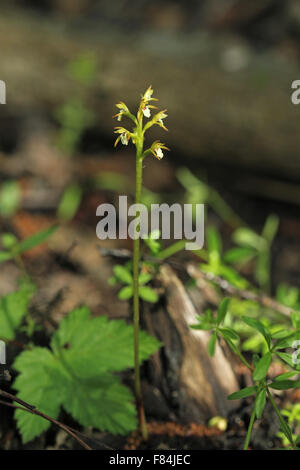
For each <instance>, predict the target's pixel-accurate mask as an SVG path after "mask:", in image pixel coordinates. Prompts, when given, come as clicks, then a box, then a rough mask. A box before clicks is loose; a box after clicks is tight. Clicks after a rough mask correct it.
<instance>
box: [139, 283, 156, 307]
mask: <svg viewBox="0 0 300 470" xmlns="http://www.w3.org/2000/svg"><path fill="white" fill-rule="evenodd" d="M139 296H140V297H141V299H143V300H145V301H146V302H151V303H155V302H157V301H158V295H157V293H156V292H155V291H154V290H153V289H151V287H147V286H141V287H140V288H139Z"/></svg>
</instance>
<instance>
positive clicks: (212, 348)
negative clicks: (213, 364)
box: [207, 331, 218, 357]
mask: <svg viewBox="0 0 300 470" xmlns="http://www.w3.org/2000/svg"><path fill="white" fill-rule="evenodd" d="M217 338H218V336H217V333H216V331H214V332H213V334H212V335H211V337H210V338H209V342H208V345H207V349H208V353H209V355H210V356H211V357H212V356H213V355H214V354H215V349H216V343H217Z"/></svg>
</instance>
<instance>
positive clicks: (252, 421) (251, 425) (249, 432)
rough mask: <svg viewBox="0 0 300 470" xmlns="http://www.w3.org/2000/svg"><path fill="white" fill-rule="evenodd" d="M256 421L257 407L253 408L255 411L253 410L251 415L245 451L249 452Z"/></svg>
mask: <svg viewBox="0 0 300 470" xmlns="http://www.w3.org/2000/svg"><path fill="white" fill-rule="evenodd" d="M254 420H255V406H253V410H252V413H251V417H250V422H249V426H248V431H247V436H246V439H245V444H244V449H243V450H248V447H249V443H250V439H251V433H252V429H253V424H254Z"/></svg>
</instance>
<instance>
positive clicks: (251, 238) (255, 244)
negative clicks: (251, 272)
mask: <svg viewBox="0 0 300 470" xmlns="http://www.w3.org/2000/svg"><path fill="white" fill-rule="evenodd" d="M233 241H234V242H235V243H236V244H237V245H240V246H243V247H246V248H252V249H254V250H256V251H260V250H261V249H263V248H265V245H266V242H265V240H264V239H263V238H262V237H261V236H260V235H257V233H255V232H254V231H253V230H251V229H249V228H245V227H241V228H238V229H237V230H236V231H235V232H234V234H233Z"/></svg>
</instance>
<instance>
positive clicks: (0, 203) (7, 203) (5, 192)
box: [0, 181, 21, 217]
mask: <svg viewBox="0 0 300 470" xmlns="http://www.w3.org/2000/svg"><path fill="white" fill-rule="evenodd" d="M20 202H21V188H20V185H19V183H18V182H17V181H6V182H5V183H3V184H2V186H1V189H0V214H1V215H2V216H4V217H10V216H12V215H13V214H14V213H15V212H16V211H17V210H18V208H19V205H20Z"/></svg>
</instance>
